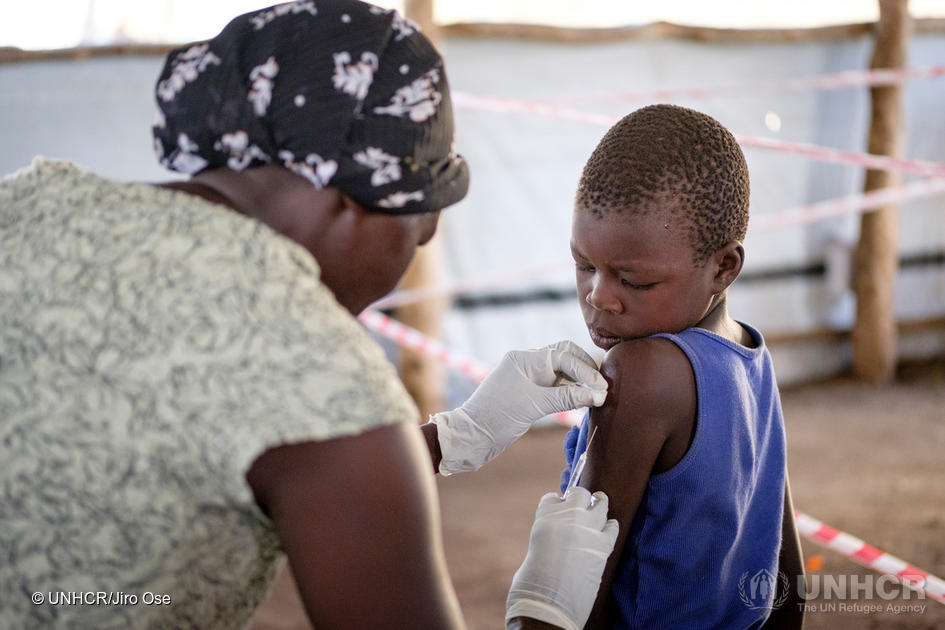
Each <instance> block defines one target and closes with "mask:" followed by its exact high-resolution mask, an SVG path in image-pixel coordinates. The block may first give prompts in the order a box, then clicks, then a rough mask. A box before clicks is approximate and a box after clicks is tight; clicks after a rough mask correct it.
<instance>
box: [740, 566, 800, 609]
mask: <svg viewBox="0 0 945 630" xmlns="http://www.w3.org/2000/svg"><path fill="white" fill-rule="evenodd" d="M749 574H750V572H749V571H745V572H744V573H742V576H741V577H740V578H739V579H738V596H739V597H740V598H741V600H742V603H744V604H745V605H746V606H748V608H749V609H751V610H760V609H764V610H768V609H770V610H777V609H778V608H780V607H781V605H782V604H784V601H785V600H786V599H787V596H788V592H789V590H790V588H791V584H790V582H789V581H788V577H787V576H786V575H785V574H784V573H783V572H781V571H778V575H777V577H776V576H775V575H774V574H773V573H771V571H768V570H767V569H762V570H760V571H758V572H757V573H755V574H754V575H751V576H750V577H749ZM779 581H780V583H781V594H780V595H779V596H778V597H777V598H775V594H776V593H777V592H778V582H779Z"/></svg>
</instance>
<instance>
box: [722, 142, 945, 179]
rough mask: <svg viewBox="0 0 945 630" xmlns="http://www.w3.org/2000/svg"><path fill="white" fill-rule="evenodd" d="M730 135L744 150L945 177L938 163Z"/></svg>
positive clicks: (943, 168) (941, 165)
mask: <svg viewBox="0 0 945 630" xmlns="http://www.w3.org/2000/svg"><path fill="white" fill-rule="evenodd" d="M732 135H733V136H735V140H736V141H737V142H738V144H740V145H742V146H743V147H753V148H755V149H765V150H770V151H780V152H782V153H791V154H794V155H803V156H805V157H809V158H811V159H814V160H818V161H820V162H832V163H835V164H855V165H856V166H864V167H866V168H872V169H875V170H878V171H898V172H900V173H912V174H913V175H925V176H927V177H945V164H941V163H939V162H926V161H923V160H906V159H903V158H895V157H889V156H888V155H873V154H872V153H857V152H856V151H844V150H842V149H831V148H829V147H821V146H818V145H816V144H806V143H804V142H787V141H785V140H775V139H774V138H762V137H759V136H743V135H741V134H737V133H736V134H732Z"/></svg>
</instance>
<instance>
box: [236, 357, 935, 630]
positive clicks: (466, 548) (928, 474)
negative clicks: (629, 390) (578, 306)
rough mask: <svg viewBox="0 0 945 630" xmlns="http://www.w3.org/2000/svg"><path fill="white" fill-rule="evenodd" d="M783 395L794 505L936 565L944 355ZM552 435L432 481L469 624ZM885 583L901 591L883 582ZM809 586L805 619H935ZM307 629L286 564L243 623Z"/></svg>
mask: <svg viewBox="0 0 945 630" xmlns="http://www.w3.org/2000/svg"><path fill="white" fill-rule="evenodd" d="M782 402H783V406H784V414H785V423H786V425H787V438H788V466H789V471H790V476H791V484H792V492H793V495H794V501H795V507H796V508H797V509H798V510H800V511H802V512H805V513H807V514H809V515H810V516H813V517H814V518H816V519H818V520H821V521H823V522H824V523H827V524H829V525H831V526H833V527H835V528H837V529H840V530H843V531H846V532H849V533H850V534H852V535H854V536H856V537H858V538H861V539H863V540H864V541H866V542H868V543H870V544H872V545H873V546H875V547H878V548H879V549H881V550H883V551H886V552H888V553H891V554H893V555H895V556H898V557H899V558H902V559H903V560H906V561H907V562H910V563H912V564H914V565H915V566H917V567H919V568H922V569H925V570H926V571H929V572H931V573H932V574H934V575H938V576H945V362H938V363H935V364H931V365H923V366H913V367H911V368H909V369H904V370H901V375H900V379H899V382H898V383H897V384H895V385H893V386H889V387H871V386H868V385H864V384H860V383H856V382H854V381H852V380H850V379H835V380H831V381H829V382H825V383H821V384H817V385H808V386H804V387H801V388H796V389H791V390H788V391H785V392H783V393H782ZM563 437H564V429H562V428H547V429H536V430H533V431H532V432H531V433H529V434H528V435H526V436H525V437H524V438H523V439H522V440H520V441H519V442H518V443H517V444H515V445H514V446H513V447H512V448H511V449H510V450H509V451H508V452H507V453H506V454H505V455H503V456H502V457H500V458H498V459H497V460H496V461H494V462H493V463H491V464H490V465H489V466H487V467H486V468H484V469H483V470H481V471H479V472H478V473H474V474H466V475H458V476H455V477H450V478H440V479H439V480H438V484H439V490H440V506H441V509H442V514H443V535H444V542H445V545H446V556H447V562H448V564H449V569H450V573H451V576H452V578H453V583H454V584H455V586H456V591H457V593H458V596H459V600H460V604H461V605H462V608H463V613H464V615H465V617H466V620H467V623H468V626H469V630H487V629H488V630H495V629H497V628H502V627H503V624H502V619H503V615H504V611H505V608H504V602H505V596H506V592H507V589H508V586H509V582H510V580H511V577H512V574H513V573H514V572H515V569H517V568H518V565H519V564H520V563H521V561H522V559H523V558H524V555H525V550H526V548H527V543H528V533H529V530H530V528H531V523H532V518H533V516H534V509H535V506H536V504H537V502H538V499H539V498H540V497H541V495H542V494H544V493H545V492H548V491H550V490H556V489H557V480H558V478H559V474H560V471H561V469H562V468H563V465H564V459H563V457H564V456H563V454H562V450H561V445H562V440H563ZM803 547H804V556H805V559H806V560H807V562H808V564H809V566H812V567H816V565H818V564H820V565H821V566H820V567H819V568H818V569H817V570H815V571H809V574H811V575H812V574H819V576H818V577H816V578H813V579H818V580H823V578H824V577H825V576H833V577H834V578H836V579H837V580H838V581H842V580H846V581H847V583H848V584H851V583H852V578H851V577H849V576H852V575H860V576H869V575H875V574H874V573H872V572H871V571H870V570H868V569H864V568H863V567H861V566H859V565H857V564H854V563H853V562H851V561H849V560H846V559H845V558H843V557H842V556H840V555H839V554H837V553H835V552H833V551H830V550H827V549H824V548H822V547H818V546H817V545H814V544H812V543H810V542H809V541H806V540H804V541H803ZM860 580H861V583H863V580H862V578H861V579H860ZM820 584H821V585H822V584H824V582H823V581H821V582H820ZM891 591H897V592H898V589H896V588H894V587H889V588H887V589H885V591H884V592H886V593H889V592H891ZM820 593H821V595H820V596H819V597H817V598H814V599H811V600H810V601H809V602H808V610H809V611H810V612H809V613H808V616H807V623H806V624H805V628H807V629H809V630H819V629H828V628H829V629H830V630H846V629H852V628H858V629H859V628H867V629H872V628H890V629H906V628H908V629H910V630H916V629H929V630H931V629H933V628H945V605H942V604H940V603H937V602H935V601H933V600H930V599H919V598H918V596H917V595H915V594H912V595H911V596H910V597H909V598H905V597H903V596H902V595H899V596H897V597H895V598H894V599H891V600H888V599H881V598H880V597H875V598H874V599H872V600H867V599H865V596H863V595H862V593H863V591H860V593H861V595H860V597H859V599H854V598H853V597H852V596H851V595H847V597H846V598H845V599H838V598H837V597H833V598H831V599H825V598H824V597H823V593H824V589H823V588H821V589H820ZM896 607H899V609H898V610H899V611H898V612H897V608H896ZM877 608H880V609H881V610H880V611H879V612H877V611H876V609H877ZM308 627H309V626H308V624H307V623H306V622H305V620H304V616H303V614H302V612H301V607H300V603H299V601H298V596H297V594H296V593H295V591H294V586H293V585H292V582H291V579H290V578H288V576H286V575H283V576H282V577H281V578H280V580H279V582H277V584H276V586H275V588H274V589H273V593H272V596H271V597H270V599H269V601H267V602H266V604H264V606H263V607H262V608H261V609H260V611H259V613H258V614H257V617H256V620H255V624H254V626H253V630H289V629H292V630H302V629H304V628H308Z"/></svg>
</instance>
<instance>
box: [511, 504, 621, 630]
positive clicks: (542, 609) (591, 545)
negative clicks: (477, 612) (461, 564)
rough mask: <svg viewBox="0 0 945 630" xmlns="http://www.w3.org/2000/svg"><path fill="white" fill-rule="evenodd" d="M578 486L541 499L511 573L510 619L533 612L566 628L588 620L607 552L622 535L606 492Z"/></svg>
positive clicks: (535, 616)
mask: <svg viewBox="0 0 945 630" xmlns="http://www.w3.org/2000/svg"><path fill="white" fill-rule="evenodd" d="M593 496H594V499H595V500H596V503H593V504H592V501H591V493H590V492H588V491H587V490H585V489H584V488H582V487H580V486H578V487H576V488H574V489H573V490H572V491H571V492H570V493H568V496H567V498H565V499H562V498H561V497H560V496H558V495H557V494H554V493H549V494H546V495H545V496H543V497H542V498H541V501H540V502H539V503H538V511H537V512H536V513H535V523H534V524H533V525H532V534H531V538H530V539H529V541H528V554H527V555H526V556H525V561H524V562H523V563H522V566H521V567H519V570H518V571H516V572H515V577H513V578H512V588H511V589H509V597H508V600H506V604H505V623H506V626H508V623H509V622H510V621H511V620H512V619H514V618H515V617H531V618H532V619H537V620H539V621H544V622H546V623H550V624H552V625H555V626H558V627H559V628H565V629H566V630H578V629H579V628H583V627H584V624H585V623H587V618H588V617H589V616H590V615H591V609H592V608H593V607H594V600H595V599H597V591H598V589H599V588H600V581H601V576H602V575H603V573H604V566H605V565H606V564H607V558H608V557H610V553H611V552H612V551H613V550H614V543H615V542H616V540H617V530H618V525H617V521H616V520H614V519H610V520H607V495H606V494H604V493H603V492H595V493H594V495H593Z"/></svg>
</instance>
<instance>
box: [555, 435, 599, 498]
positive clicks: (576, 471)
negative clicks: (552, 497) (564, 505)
mask: <svg viewBox="0 0 945 630" xmlns="http://www.w3.org/2000/svg"><path fill="white" fill-rule="evenodd" d="M595 435H597V427H596V426H595V427H594V430H593V431H591V437H589V438H588V439H587V444H586V445H585V446H584V452H583V453H581V455H580V456H579V457H578V459H577V462H576V463H575V464H574V468H572V469H571V478H570V479H568V486H567V487H566V488H565V489H564V494H563V495H562V496H561V498H562V499H567V498H568V494H569V493H570V492H571V490H572V489H573V488H574V487H575V486H576V485H578V482H579V481H580V480H581V473H583V472H584V463H585V462H586V461H587V452H588V451H589V450H590V448H591V441H593V439H594V436H595ZM591 501H593V497H592V498H591Z"/></svg>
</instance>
